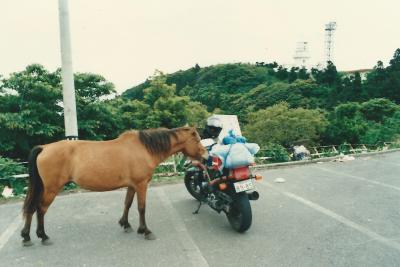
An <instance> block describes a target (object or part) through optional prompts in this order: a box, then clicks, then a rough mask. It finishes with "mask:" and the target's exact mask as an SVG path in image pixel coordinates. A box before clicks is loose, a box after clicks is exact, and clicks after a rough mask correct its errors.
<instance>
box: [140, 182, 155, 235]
mask: <svg viewBox="0 0 400 267" xmlns="http://www.w3.org/2000/svg"><path fill="white" fill-rule="evenodd" d="M147 184H148V182H147V181H146V182H142V183H140V184H139V185H138V186H137V188H136V191H137V199H138V211H139V228H138V230H137V232H138V233H139V234H144V238H145V239H147V240H154V239H156V236H155V235H154V234H153V233H152V232H151V231H150V229H149V228H147V225H146V218H145V213H146V194H147Z"/></svg>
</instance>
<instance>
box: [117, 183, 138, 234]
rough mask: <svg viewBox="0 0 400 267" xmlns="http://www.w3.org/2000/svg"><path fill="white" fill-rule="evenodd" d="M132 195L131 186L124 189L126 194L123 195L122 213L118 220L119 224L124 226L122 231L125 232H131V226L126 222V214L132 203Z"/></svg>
mask: <svg viewBox="0 0 400 267" xmlns="http://www.w3.org/2000/svg"><path fill="white" fill-rule="evenodd" d="M134 197H135V189H134V188H133V187H128V189H127V190H126V196H125V208H124V214H123V215H122V217H121V219H120V220H119V224H120V225H121V226H122V227H123V228H124V231H125V232H126V233H130V232H132V227H131V225H130V224H129V222H128V214H129V208H130V207H131V205H132V202H133V198H134Z"/></svg>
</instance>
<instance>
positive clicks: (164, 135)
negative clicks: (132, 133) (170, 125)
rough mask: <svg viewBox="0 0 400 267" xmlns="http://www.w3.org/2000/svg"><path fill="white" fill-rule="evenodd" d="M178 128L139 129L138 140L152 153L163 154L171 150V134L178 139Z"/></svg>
mask: <svg viewBox="0 0 400 267" xmlns="http://www.w3.org/2000/svg"><path fill="white" fill-rule="evenodd" d="M177 131H178V129H171V130H170V129H166V128H158V129H149V130H142V131H139V140H140V142H142V144H143V145H144V146H145V147H146V149H147V150H148V151H149V152H150V153H152V154H164V153H167V152H169V151H170V150H171V136H173V137H174V138H176V139H178V135H177V133H176V132H177Z"/></svg>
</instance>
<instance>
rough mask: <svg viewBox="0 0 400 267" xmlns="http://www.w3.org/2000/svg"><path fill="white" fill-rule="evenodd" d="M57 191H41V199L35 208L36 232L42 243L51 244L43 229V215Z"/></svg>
mask: <svg viewBox="0 0 400 267" xmlns="http://www.w3.org/2000/svg"><path fill="white" fill-rule="evenodd" d="M56 195H57V193H54V192H46V190H45V191H44V193H43V197H42V200H41V202H40V205H39V207H38V210H37V222H38V224H37V230H36V234H37V236H38V237H39V238H41V239H42V244H43V245H51V242H50V238H49V237H48V236H47V235H46V232H45V231H44V215H45V214H46V212H47V209H48V208H49V206H50V204H51V203H52V202H53V200H54V198H55V197H56Z"/></svg>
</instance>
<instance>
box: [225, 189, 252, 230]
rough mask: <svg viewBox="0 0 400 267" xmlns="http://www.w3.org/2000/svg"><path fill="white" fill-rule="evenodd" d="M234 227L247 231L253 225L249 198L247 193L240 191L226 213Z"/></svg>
mask: <svg viewBox="0 0 400 267" xmlns="http://www.w3.org/2000/svg"><path fill="white" fill-rule="evenodd" d="M226 217H228V221H229V223H230V224H231V226H232V228H233V229H235V231H238V232H239V233H243V232H245V231H247V230H248V229H249V228H250V226H251V221H252V214H251V206H250V201H249V198H248V197H247V195H246V193H240V194H239V195H237V197H236V199H235V200H234V201H233V203H232V204H231V207H230V209H229V212H228V213H227V214H226Z"/></svg>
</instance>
